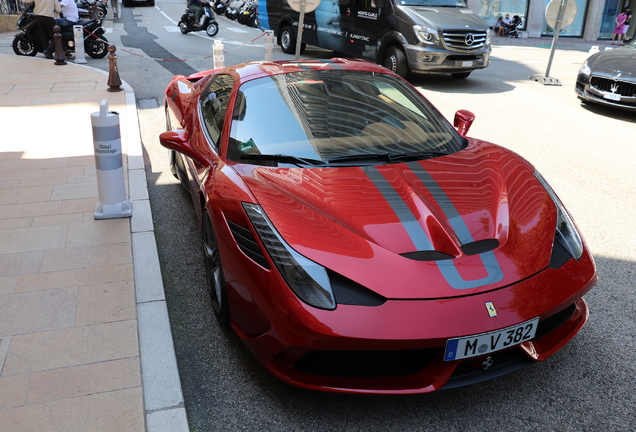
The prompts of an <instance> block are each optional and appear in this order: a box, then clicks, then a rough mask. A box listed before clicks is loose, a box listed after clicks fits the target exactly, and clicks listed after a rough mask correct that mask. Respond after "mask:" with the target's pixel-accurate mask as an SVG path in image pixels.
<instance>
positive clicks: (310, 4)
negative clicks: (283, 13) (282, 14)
mask: <svg viewBox="0 0 636 432" xmlns="http://www.w3.org/2000/svg"><path fill="white" fill-rule="evenodd" d="M303 2H304V3H305V12H307V13H308V12H313V11H315V10H316V8H317V7H318V5H319V4H320V0H287V3H288V4H289V6H290V7H291V8H292V9H293V10H295V11H296V12H300V6H301V3H303Z"/></svg>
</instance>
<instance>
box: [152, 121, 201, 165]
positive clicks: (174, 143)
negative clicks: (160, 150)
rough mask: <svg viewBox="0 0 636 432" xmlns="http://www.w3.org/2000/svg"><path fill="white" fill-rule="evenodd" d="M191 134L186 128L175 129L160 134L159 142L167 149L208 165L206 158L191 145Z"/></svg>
mask: <svg viewBox="0 0 636 432" xmlns="http://www.w3.org/2000/svg"><path fill="white" fill-rule="evenodd" d="M189 139H190V136H189V134H188V131H186V130H185V129H175V130H171V131H168V132H163V133H162V134H160V135H159V142H160V143H161V145H162V146H164V147H165V148H167V149H170V150H174V151H176V152H179V153H182V154H183V155H185V156H187V157H189V158H190V159H192V160H194V161H195V162H196V163H198V164H199V165H203V166H206V165H207V163H206V161H205V159H203V157H202V156H201V155H200V154H199V152H197V151H196V150H194V148H193V147H192V145H190V141H189Z"/></svg>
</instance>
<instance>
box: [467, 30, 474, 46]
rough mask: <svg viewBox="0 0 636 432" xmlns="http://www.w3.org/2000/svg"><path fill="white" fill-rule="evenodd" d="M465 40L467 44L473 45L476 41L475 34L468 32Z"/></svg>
mask: <svg viewBox="0 0 636 432" xmlns="http://www.w3.org/2000/svg"><path fill="white" fill-rule="evenodd" d="M464 42H466V45H467V46H471V45H472V44H473V43H474V42H475V35H474V34H472V33H467V34H466V37H465V38H464Z"/></svg>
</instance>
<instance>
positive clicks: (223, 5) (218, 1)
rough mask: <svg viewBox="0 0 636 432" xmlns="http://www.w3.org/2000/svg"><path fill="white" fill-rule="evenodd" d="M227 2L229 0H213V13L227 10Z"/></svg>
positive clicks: (220, 13)
mask: <svg viewBox="0 0 636 432" xmlns="http://www.w3.org/2000/svg"><path fill="white" fill-rule="evenodd" d="M228 3H229V0H214V6H213V9H214V13H216V14H217V15H223V14H224V13H225V11H226V10H227V4H228Z"/></svg>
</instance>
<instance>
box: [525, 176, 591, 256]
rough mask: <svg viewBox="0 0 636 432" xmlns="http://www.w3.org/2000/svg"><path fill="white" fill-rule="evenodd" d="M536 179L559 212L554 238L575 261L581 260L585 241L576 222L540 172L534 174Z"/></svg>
mask: <svg viewBox="0 0 636 432" xmlns="http://www.w3.org/2000/svg"><path fill="white" fill-rule="evenodd" d="M534 175H535V177H536V178H537V180H539V182H540V183H541V184H542V185H543V187H544V188H545V190H546V191H547V192H548V194H549V195H550V198H552V201H554V205H555V206H556V210H557V225H556V233H555V235H554V238H555V239H556V240H557V241H558V242H559V243H561V245H562V246H563V247H564V248H565V249H566V250H567V251H568V252H569V254H570V255H572V257H574V259H577V260H578V259H579V258H581V255H583V240H581V236H580V234H579V232H578V231H577V229H576V226H575V225H574V221H573V220H572V218H571V217H570V214H569V213H568V212H567V210H565V207H563V203H561V200H560V199H559V197H558V196H557V195H556V193H554V191H553V190H552V188H551V187H550V185H549V184H548V182H546V181H545V179H544V178H543V176H541V174H539V173H538V172H536V171H535V172H534Z"/></svg>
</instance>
